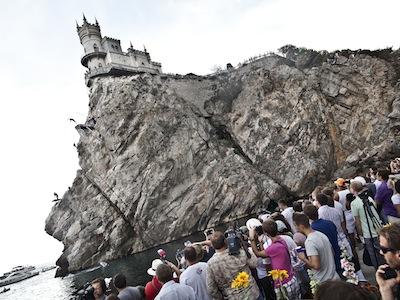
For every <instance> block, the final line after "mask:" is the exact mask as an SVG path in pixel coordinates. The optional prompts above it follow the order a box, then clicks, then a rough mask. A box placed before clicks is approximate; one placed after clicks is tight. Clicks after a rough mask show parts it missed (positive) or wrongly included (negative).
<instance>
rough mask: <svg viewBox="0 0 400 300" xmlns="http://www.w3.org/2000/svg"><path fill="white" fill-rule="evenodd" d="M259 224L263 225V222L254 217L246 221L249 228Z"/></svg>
mask: <svg viewBox="0 0 400 300" xmlns="http://www.w3.org/2000/svg"><path fill="white" fill-rule="evenodd" d="M258 226H262V224H261V222H260V220H259V219H255V218H253V219H249V220H247V222H246V227H247V229H248V230H250V229H254V228H256V227H258Z"/></svg>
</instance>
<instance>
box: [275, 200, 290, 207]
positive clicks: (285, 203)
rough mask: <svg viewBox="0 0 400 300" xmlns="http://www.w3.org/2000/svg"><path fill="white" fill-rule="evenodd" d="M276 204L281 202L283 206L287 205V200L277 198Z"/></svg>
mask: <svg viewBox="0 0 400 300" xmlns="http://www.w3.org/2000/svg"><path fill="white" fill-rule="evenodd" d="M278 204H283V205H285V206H288V205H289V202H288V201H287V200H286V199H280V200H278Z"/></svg>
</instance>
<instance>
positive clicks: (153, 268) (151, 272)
mask: <svg viewBox="0 0 400 300" xmlns="http://www.w3.org/2000/svg"><path fill="white" fill-rule="evenodd" d="M162 263H163V262H162V261H161V259H158V258H157V259H155V260H153V261H152V262H151V268H150V269H148V270H147V274H149V275H150V276H154V275H156V270H157V267H158V266H159V265H162Z"/></svg>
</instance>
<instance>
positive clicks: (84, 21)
mask: <svg viewBox="0 0 400 300" xmlns="http://www.w3.org/2000/svg"><path fill="white" fill-rule="evenodd" d="M82 15H83V23H87V20H86V17H85V13H82Z"/></svg>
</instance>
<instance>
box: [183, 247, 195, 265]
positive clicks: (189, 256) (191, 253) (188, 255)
mask: <svg viewBox="0 0 400 300" xmlns="http://www.w3.org/2000/svg"><path fill="white" fill-rule="evenodd" d="M183 255H184V256H185V259H186V260H187V261H188V262H195V261H196V259H197V253H196V249H194V247H192V246H188V247H185V249H183Z"/></svg>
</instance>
